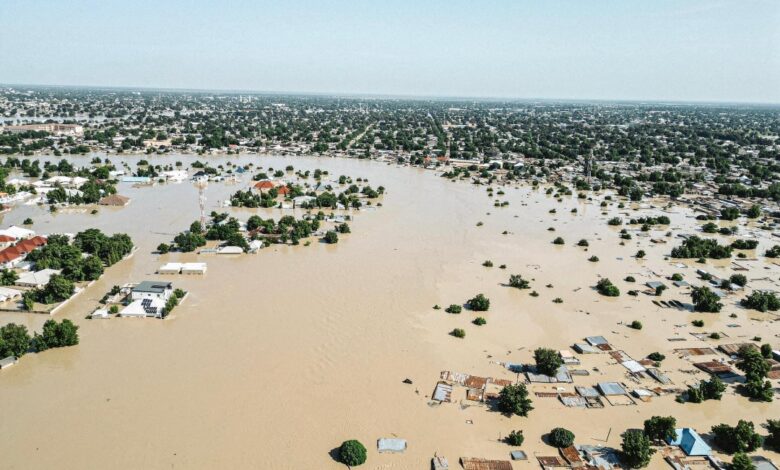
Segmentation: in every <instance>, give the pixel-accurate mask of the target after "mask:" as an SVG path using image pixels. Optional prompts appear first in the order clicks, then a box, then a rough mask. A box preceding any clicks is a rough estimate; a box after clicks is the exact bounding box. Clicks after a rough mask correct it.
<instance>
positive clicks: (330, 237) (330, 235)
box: [323, 230, 339, 245]
mask: <svg viewBox="0 0 780 470" xmlns="http://www.w3.org/2000/svg"><path fill="white" fill-rule="evenodd" d="M323 240H324V241H325V243H328V244H331V245H333V244H335V243H338V242H339V235H338V234H337V233H336V232H334V231H333V230H328V231H327V232H325V236H324V237H323Z"/></svg>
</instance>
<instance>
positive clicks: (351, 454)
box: [339, 439, 367, 467]
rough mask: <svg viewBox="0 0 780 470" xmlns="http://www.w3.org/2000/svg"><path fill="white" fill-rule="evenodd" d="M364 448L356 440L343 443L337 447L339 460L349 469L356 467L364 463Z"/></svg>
mask: <svg viewBox="0 0 780 470" xmlns="http://www.w3.org/2000/svg"><path fill="white" fill-rule="evenodd" d="M366 454H367V453H366V447H365V446H364V445H363V444H361V443H360V441H357V440H354V439H352V440H349V441H344V442H343V443H342V444H341V447H339V460H341V463H343V464H345V465H349V466H350V467H357V466H358V465H363V464H364V463H365V462H366V457H367V455H366Z"/></svg>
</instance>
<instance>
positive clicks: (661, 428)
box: [645, 416, 677, 442]
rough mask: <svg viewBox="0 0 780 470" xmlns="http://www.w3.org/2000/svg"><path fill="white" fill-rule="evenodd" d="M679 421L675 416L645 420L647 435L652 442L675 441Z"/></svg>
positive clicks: (654, 417)
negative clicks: (675, 430)
mask: <svg viewBox="0 0 780 470" xmlns="http://www.w3.org/2000/svg"><path fill="white" fill-rule="evenodd" d="M676 426H677V420H676V419H675V418H674V416H653V417H652V418H650V419H647V420H645V434H647V437H648V438H649V439H650V440H652V441H656V442H658V441H666V440H669V439H674V437H675V432H674V429H675V427H676Z"/></svg>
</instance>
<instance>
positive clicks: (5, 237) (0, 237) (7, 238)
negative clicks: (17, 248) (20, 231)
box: [0, 235, 16, 243]
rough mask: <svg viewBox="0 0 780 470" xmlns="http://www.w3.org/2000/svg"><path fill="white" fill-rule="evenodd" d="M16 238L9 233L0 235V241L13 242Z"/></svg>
mask: <svg viewBox="0 0 780 470" xmlns="http://www.w3.org/2000/svg"><path fill="white" fill-rule="evenodd" d="M15 241H16V238H15V237H12V236H10V235H0V243H8V242H15Z"/></svg>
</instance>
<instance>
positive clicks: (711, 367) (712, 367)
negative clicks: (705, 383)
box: [694, 361, 733, 374]
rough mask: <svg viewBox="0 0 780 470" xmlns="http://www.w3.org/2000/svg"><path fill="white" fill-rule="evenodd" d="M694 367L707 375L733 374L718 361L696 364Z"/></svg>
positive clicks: (726, 366) (725, 365)
mask: <svg viewBox="0 0 780 470" xmlns="http://www.w3.org/2000/svg"><path fill="white" fill-rule="evenodd" d="M694 366H696V367H698V368H699V369H701V370H703V371H704V372H707V373H708V374H723V373H727V372H733V371H732V370H731V367H729V365H728V364H724V363H722V362H718V361H708V362H697V363H695V364H694Z"/></svg>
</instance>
